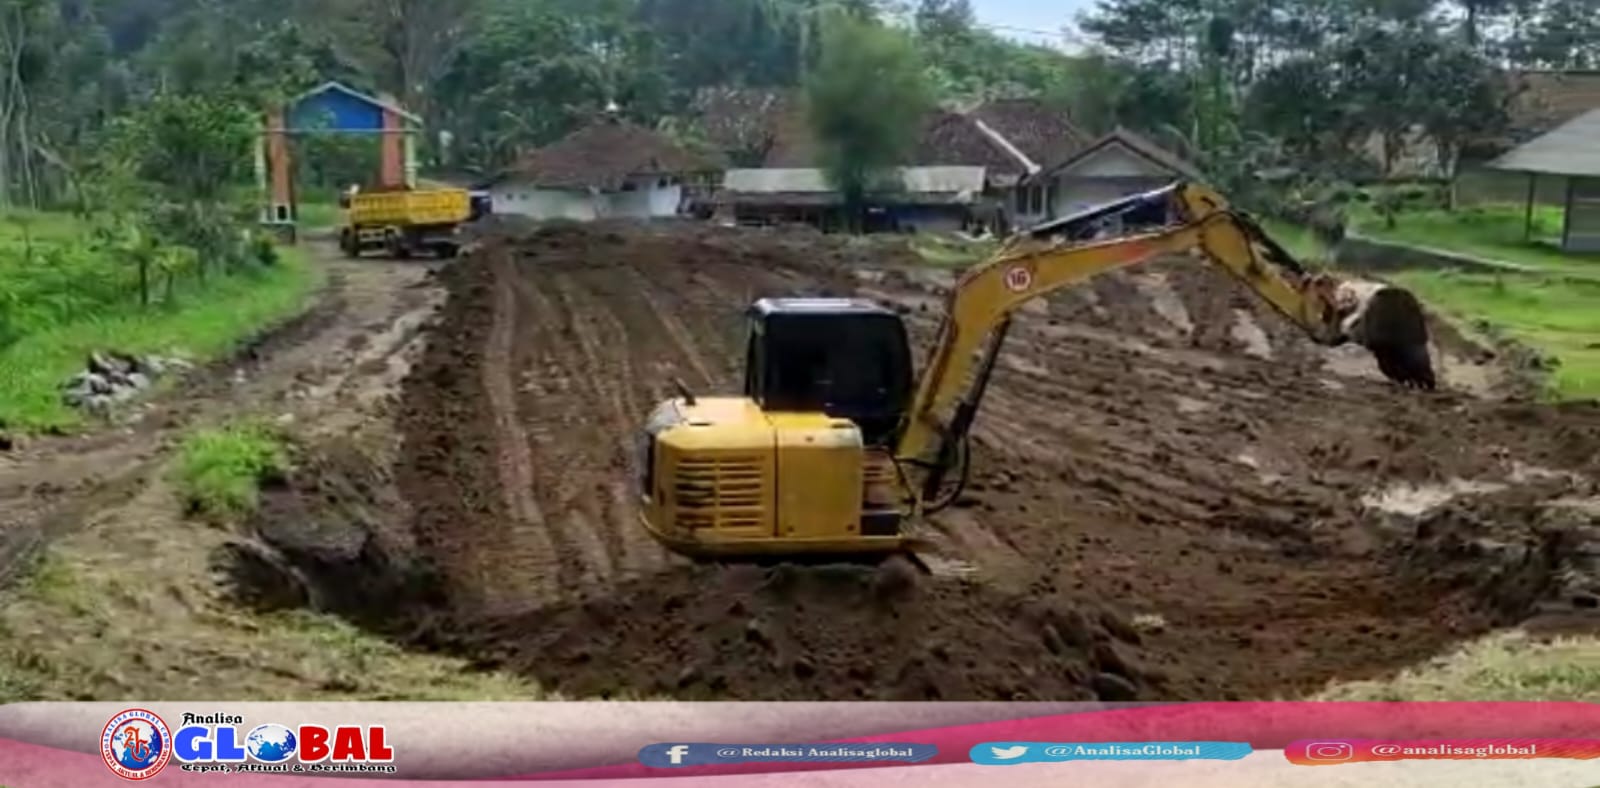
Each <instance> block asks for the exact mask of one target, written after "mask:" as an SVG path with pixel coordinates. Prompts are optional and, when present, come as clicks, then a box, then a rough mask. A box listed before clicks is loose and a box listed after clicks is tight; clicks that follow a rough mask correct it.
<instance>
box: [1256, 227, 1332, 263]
mask: <svg viewBox="0 0 1600 788" xmlns="http://www.w3.org/2000/svg"><path fill="white" fill-rule="evenodd" d="M1257 221H1258V223H1259V224H1260V225H1261V229H1263V230H1266V231H1267V235H1268V236H1269V237H1271V238H1272V240H1274V241H1277V242H1278V245H1279V246H1282V247H1283V248H1285V249H1288V250H1289V253H1290V254H1292V255H1294V256H1295V258H1296V259H1299V260H1301V261H1303V262H1319V263H1320V262H1328V261H1330V260H1331V259H1332V257H1333V255H1332V254H1331V251H1330V250H1329V249H1328V245H1327V244H1325V243H1323V242H1322V239H1320V238H1318V237H1317V234H1316V233H1314V232H1312V231H1311V230H1310V229H1309V228H1306V227H1301V226H1300V225H1297V224H1293V223H1291V222H1285V221H1280V220H1278V219H1257Z"/></svg>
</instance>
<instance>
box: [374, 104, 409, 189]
mask: <svg viewBox="0 0 1600 788" xmlns="http://www.w3.org/2000/svg"><path fill="white" fill-rule="evenodd" d="M405 139H406V128H405V122H404V121H403V120H402V119H401V117H400V116H399V114H397V113H396V112H395V111H394V110H392V109H387V108H386V109H384V111H383V154H382V161H381V163H380V165H379V176H378V177H379V181H378V182H379V183H380V184H381V185H382V186H383V187H384V188H386V189H398V188H401V187H404V186H405V185H406V154H405Z"/></svg>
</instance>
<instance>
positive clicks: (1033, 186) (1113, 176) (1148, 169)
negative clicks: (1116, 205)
mask: <svg viewBox="0 0 1600 788" xmlns="http://www.w3.org/2000/svg"><path fill="white" fill-rule="evenodd" d="M1175 180H1191V181H1204V180H1205V176H1204V174H1203V173H1201V172H1200V170H1199V168H1198V167H1196V166H1195V165H1193V164H1191V163H1190V162H1188V161H1186V160H1184V159H1183V158H1182V157H1180V156H1178V155H1177V154H1175V153H1173V152H1171V151H1169V150H1167V149H1165V148H1163V147H1161V146H1160V145H1157V144H1155V143H1154V142H1152V141H1150V140H1149V139H1147V138H1146V137H1144V136H1143V135H1141V134H1138V133H1136V132H1134V131H1131V130H1129V129H1124V128H1118V129H1115V130H1113V131H1112V132H1110V133H1109V134H1106V135H1104V136H1102V137H1100V138H1099V139H1097V140H1095V141H1093V142H1091V143H1089V144H1088V145H1085V146H1083V147H1082V148H1080V149H1079V150H1077V151H1075V152H1073V153H1071V154H1070V155H1068V156H1066V157H1065V158H1063V159H1061V160H1060V161H1057V162H1055V163H1053V164H1052V165H1050V166H1049V167H1048V168H1047V169H1044V170H1042V171H1040V172H1038V173H1036V174H1034V175H1033V176H1032V177H1030V178H1028V179H1027V180H1026V181H1024V182H1023V183H1022V184H1021V186H1020V187H1019V188H1018V189H1017V190H1016V194H1017V197H1018V202H1017V204H1016V206H1015V217H1016V220H1017V222H1018V223H1019V224H1023V225H1029V224H1037V223H1040V222H1043V221H1047V220H1050V219H1057V218H1060V217H1063V216H1071V215H1072V214H1074V213H1077V212H1079V211H1082V210H1084V209H1086V208H1090V207H1093V206H1096V205H1100V204H1103V203H1107V202H1111V201H1113V200H1116V199H1119V198H1122V197H1127V196H1129V195H1133V194H1139V193H1141V192H1147V191H1151V190H1153V189H1159V188H1161V187H1163V186H1166V185H1167V184H1169V183H1172V182H1173V181H1175Z"/></svg>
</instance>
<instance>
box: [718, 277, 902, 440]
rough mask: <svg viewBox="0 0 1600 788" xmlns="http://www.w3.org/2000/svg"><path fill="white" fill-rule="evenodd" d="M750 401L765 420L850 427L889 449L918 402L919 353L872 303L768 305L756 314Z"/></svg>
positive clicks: (787, 301) (748, 365) (752, 317)
mask: <svg viewBox="0 0 1600 788" xmlns="http://www.w3.org/2000/svg"><path fill="white" fill-rule="evenodd" d="M748 317H749V321H750V333H749V344H748V346H747V349H746V351H745V381H744V394H745V396H746V397H749V398H750V399H751V400H752V401H754V402H755V403H756V405H757V406H759V407H760V408H761V410H762V411H763V412H765V413H823V414H827V415H828V416H832V417H834V418H840V419H848V420H850V421H851V422H854V423H855V424H856V426H858V427H859V428H860V429H861V438H862V442H863V443H864V444H866V445H867V446H888V445H889V444H890V443H891V442H892V440H893V438H894V434H895V431H896V430H897V429H898V428H899V426H900V422H901V420H902V419H903V418H904V416H905V411H906V407H907V404H908V402H909V400H910V399H911V394H912V389H913V387H914V381H913V380H912V368H911V346H910V343H909V342H908V341H907V339H906V327H905V324H904V323H903V322H901V320H900V316H899V315H898V314H896V313H894V312H892V311H890V310H888V309H884V308H883V307H881V306H878V305H877V304H874V303H872V302H870V301H865V300H860V299H844V298H765V299H762V300H760V301H757V302H756V303H755V305H753V306H752V307H750V310H749V312H748Z"/></svg>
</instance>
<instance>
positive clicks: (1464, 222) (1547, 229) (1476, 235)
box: [1351, 205, 1600, 280]
mask: <svg viewBox="0 0 1600 788" xmlns="http://www.w3.org/2000/svg"><path fill="white" fill-rule="evenodd" d="M1523 211H1524V208H1523V206H1520V205H1484V206H1477V207H1471V208H1460V209H1457V210H1455V211H1438V210H1434V211H1411V212H1403V213H1401V214H1399V216H1398V217H1396V224H1395V227H1394V228H1393V229H1390V228H1388V227H1387V226H1385V223H1384V220H1383V218H1382V217H1380V216H1378V215H1377V214H1375V213H1373V212H1372V210H1371V209H1370V208H1368V207H1365V206H1363V207H1361V208H1360V209H1358V210H1355V211H1352V213H1351V222H1352V225H1353V227H1354V229H1355V230H1356V231H1357V232H1359V233H1361V234H1362V235H1366V236H1369V237H1372V238H1376V239H1379V240H1384V241H1394V242H1397V243H1404V244H1411V245H1414V246H1426V247H1431V248H1434V249H1441V250H1444V251H1450V252H1459V253H1462V254H1467V255H1471V256H1474V257H1480V258H1484V259H1488V260H1499V261H1503V262H1508V263H1514V264H1517V265H1522V266H1527V267H1530V268H1535V269H1538V270H1540V271H1545V272H1549V273H1553V274H1561V275H1564V276H1573V277H1579V278H1592V279H1596V280H1600V258H1584V257H1580V256H1575V255H1570V254H1566V253H1563V252H1562V251H1561V250H1560V249H1558V248H1557V247H1556V246H1555V245H1554V243H1555V239H1559V238H1560V236H1561V221H1562V219H1561V209H1560V208H1554V207H1546V206H1536V207H1535V209H1534V240H1532V241H1526V240H1523V221H1524V213H1523Z"/></svg>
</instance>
